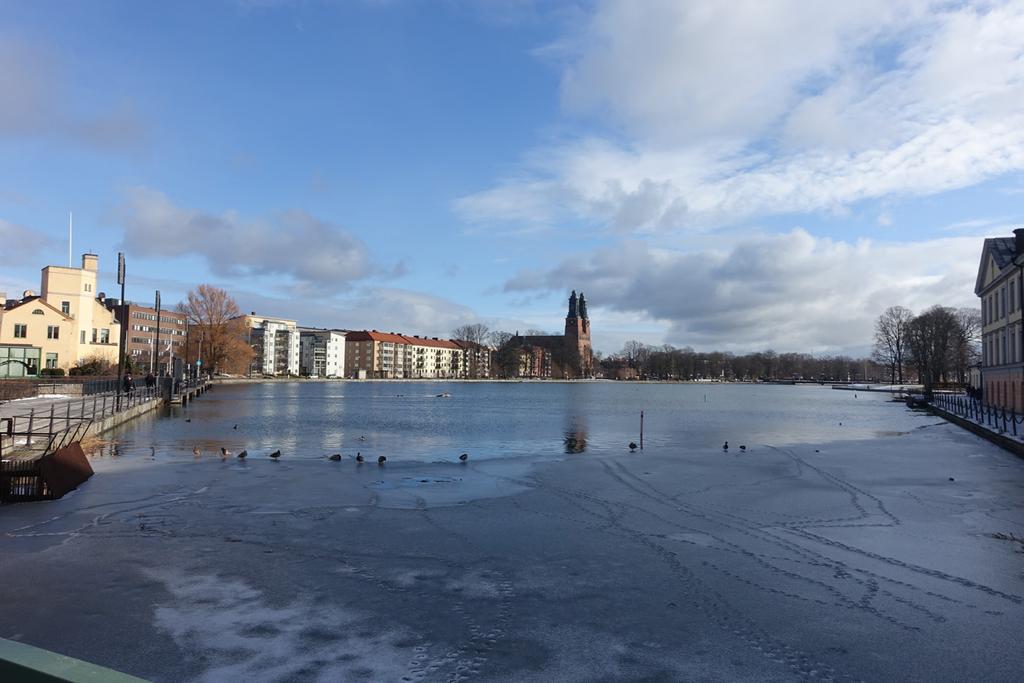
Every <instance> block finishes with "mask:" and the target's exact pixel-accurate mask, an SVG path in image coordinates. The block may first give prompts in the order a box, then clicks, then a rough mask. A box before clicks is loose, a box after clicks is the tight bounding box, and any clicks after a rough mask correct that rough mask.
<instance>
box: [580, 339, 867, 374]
mask: <svg viewBox="0 0 1024 683" xmlns="http://www.w3.org/2000/svg"><path fill="white" fill-rule="evenodd" d="M596 355H598V356H599V355H600V354H596ZM597 360H598V364H599V366H600V367H601V368H602V369H603V370H604V374H605V375H606V376H609V377H613V376H616V375H620V376H621V375H622V374H623V373H622V371H623V370H629V371H632V372H629V373H628V374H630V375H632V374H635V375H636V376H637V377H639V378H642V379H660V380H699V379H713V380H728V381H757V380H794V379H803V380H813V381H819V382H845V381H864V382H868V381H879V379H880V378H881V377H883V376H884V370H885V369H884V368H883V367H882V366H880V365H879V364H878V363H876V362H874V361H873V360H872V359H870V358H853V357H851V356H843V355H835V356H815V355H813V354H809V353H776V352H775V351H771V350H769V351H759V352H756V353H748V354H739V355H738V354H733V353H728V352H723V351H710V352H705V351H695V350H693V349H692V348H690V347H689V346H687V347H683V348H676V347H674V346H671V345H668V344H666V345H663V346H651V345H649V344H644V343H642V342H638V341H628V342H626V343H625V344H624V345H623V347H622V350H621V351H620V352H619V353H617V354H612V355H609V356H605V357H600V358H599V359H597Z"/></svg>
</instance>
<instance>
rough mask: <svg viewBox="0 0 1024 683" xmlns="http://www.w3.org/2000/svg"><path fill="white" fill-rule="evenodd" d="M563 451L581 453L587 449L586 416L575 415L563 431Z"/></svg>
mask: <svg viewBox="0 0 1024 683" xmlns="http://www.w3.org/2000/svg"><path fill="white" fill-rule="evenodd" d="M562 443H563V445H564V446H565V452H566V453H569V454H572V453H583V452H585V451H586V450H587V421H586V418H583V417H577V418H575V420H573V423H572V424H570V425H569V428H568V429H567V430H566V432H565V436H564V437H563V438H562Z"/></svg>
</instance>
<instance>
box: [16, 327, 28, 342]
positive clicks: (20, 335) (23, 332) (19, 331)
mask: <svg viewBox="0 0 1024 683" xmlns="http://www.w3.org/2000/svg"><path fill="white" fill-rule="evenodd" d="M27 336H28V325H24V324H22V323H14V338H15V339H24V338H25V337H27Z"/></svg>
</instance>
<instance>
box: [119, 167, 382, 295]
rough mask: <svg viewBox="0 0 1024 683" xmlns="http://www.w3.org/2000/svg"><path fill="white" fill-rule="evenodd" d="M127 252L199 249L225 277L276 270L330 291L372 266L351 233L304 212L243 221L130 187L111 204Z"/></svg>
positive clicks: (292, 279)
mask: <svg viewBox="0 0 1024 683" xmlns="http://www.w3.org/2000/svg"><path fill="white" fill-rule="evenodd" d="M116 216H117V219H118V220H119V222H120V223H121V224H122V225H123V227H124V246H125V249H126V251H127V252H128V253H130V254H134V255H138V256H143V257H158V258H167V257H175V256H184V255H190V254H194V255H199V256H202V257H203V258H205V259H206V261H207V263H208V264H209V267H210V270H211V271H212V272H213V273H215V274H216V275H220V276H224V277H238V276H250V275H282V276H286V277H287V278H289V282H288V283H286V284H296V285H298V286H299V288H300V289H301V288H303V287H304V286H308V285H315V286H316V287H317V288H319V289H320V290H327V291H337V290H339V289H342V288H345V287H346V286H348V284H349V283H351V282H352V281H354V280H359V279H362V278H365V277H368V276H370V275H372V274H374V273H375V272H376V270H377V269H376V268H375V267H374V266H373V265H372V264H371V260H370V255H369V250H368V249H367V247H366V245H365V244H364V243H363V241H362V240H360V239H359V238H358V237H356V236H354V235H352V234H351V233H349V232H348V231H346V230H344V229H342V228H340V227H338V226H336V225H332V224H330V223H328V222H326V221H322V220H320V219H318V218H316V217H315V216H312V215H310V214H308V213H306V212H305V211H300V210H290V211H283V212H280V213H278V214H275V215H273V216H270V217H265V218H259V219H254V220H248V219H244V218H242V217H241V216H240V215H238V214H237V213H236V212H234V211H226V212H224V213H222V214H212V213H208V212H205V211H200V210H198V209H190V208H185V207H181V206H178V205H176V204H174V203H173V202H172V201H171V200H170V199H168V198H167V196H166V195H164V194H163V193H162V192H159V191H157V190H153V189H150V188H146V187H134V188H130V189H128V190H127V191H126V193H125V201H124V202H123V204H121V206H119V207H118V209H117V210H116Z"/></svg>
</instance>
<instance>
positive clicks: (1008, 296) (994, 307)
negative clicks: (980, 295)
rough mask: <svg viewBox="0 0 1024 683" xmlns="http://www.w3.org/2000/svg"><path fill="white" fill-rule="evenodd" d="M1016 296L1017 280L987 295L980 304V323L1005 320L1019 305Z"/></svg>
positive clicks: (1019, 302) (985, 323) (986, 323)
mask: <svg viewBox="0 0 1024 683" xmlns="http://www.w3.org/2000/svg"><path fill="white" fill-rule="evenodd" d="M1019 299H1020V297H1018V296H1017V280H1016V279H1012V280H1010V281H1009V282H1008V283H1007V284H1005V285H1003V286H1002V287H1000V288H999V289H997V290H996V291H994V292H992V293H991V294H989V295H988V296H987V297H985V298H984V299H983V300H982V302H981V319H982V320H981V322H982V324H984V325H988V324H989V323H992V322H995V321H996V320H999V319H1000V318H1005V317H1006V314H1007V313H1013V312H1014V311H1016V310H1017V309H1018V308H1019V307H1020V304H1021V301H1019Z"/></svg>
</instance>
